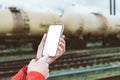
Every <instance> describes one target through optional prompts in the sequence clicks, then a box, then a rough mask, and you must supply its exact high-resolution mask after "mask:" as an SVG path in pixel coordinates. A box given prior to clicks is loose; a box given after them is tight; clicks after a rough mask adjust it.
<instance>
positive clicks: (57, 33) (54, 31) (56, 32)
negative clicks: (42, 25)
mask: <svg viewBox="0 0 120 80" xmlns="http://www.w3.org/2000/svg"><path fill="white" fill-rule="evenodd" d="M62 28H63V26H62V25H50V27H49V30H48V33H47V38H46V41H45V46H44V49H43V55H46V54H49V56H55V55H56V51H57V48H58V45H59V40H60V37H61V33H62V30H63V29H62Z"/></svg>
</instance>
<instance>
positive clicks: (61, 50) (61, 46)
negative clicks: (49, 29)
mask: <svg viewBox="0 0 120 80" xmlns="http://www.w3.org/2000/svg"><path fill="white" fill-rule="evenodd" d="M46 36H47V35H46V34H44V36H43V38H42V40H41V43H40V45H39V46H38V51H37V58H41V57H42V50H43V47H44V44H45V40H46ZM64 38H65V36H64V35H63V36H62V37H61V38H60V43H59V47H58V50H57V55H56V57H49V58H48V60H47V63H49V64H51V63H52V62H53V61H55V60H56V59H57V58H59V57H60V56H61V55H63V53H64V52H65V47H66V43H65V39H64Z"/></svg>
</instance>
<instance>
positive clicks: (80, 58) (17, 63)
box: [0, 48, 120, 77]
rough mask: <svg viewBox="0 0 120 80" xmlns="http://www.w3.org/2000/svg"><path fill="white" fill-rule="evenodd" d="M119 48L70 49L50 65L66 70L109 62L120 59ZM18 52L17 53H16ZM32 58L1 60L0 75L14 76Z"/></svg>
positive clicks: (51, 68) (52, 68) (51, 67)
mask: <svg viewBox="0 0 120 80" xmlns="http://www.w3.org/2000/svg"><path fill="white" fill-rule="evenodd" d="M119 52H120V49H119V48H112V49H111V48H107V49H97V50H84V51H68V52H66V54H65V55H63V56H62V57H61V58H59V59H58V60H56V61H55V62H54V63H52V64H51V65H50V70H52V71H53V70H65V69H72V68H75V69H77V68H80V67H87V66H93V65H99V64H109V63H114V62H119V61H120V53H119ZM16 54H17V53H16ZM30 60H31V58H27V59H16V60H9V61H1V62H0V75H1V76H2V77H5V76H12V75H14V74H16V72H17V71H18V70H19V69H20V68H21V67H22V66H24V65H27V64H28V63H29V61H30Z"/></svg>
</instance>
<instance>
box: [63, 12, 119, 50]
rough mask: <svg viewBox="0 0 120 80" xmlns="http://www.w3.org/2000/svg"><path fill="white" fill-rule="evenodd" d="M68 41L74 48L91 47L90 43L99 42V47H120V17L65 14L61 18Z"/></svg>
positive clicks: (94, 14)
mask: <svg viewBox="0 0 120 80" xmlns="http://www.w3.org/2000/svg"><path fill="white" fill-rule="evenodd" d="M61 22H62V24H64V25H65V30H66V35H68V36H69V38H70V39H71V38H73V39H74V40H73V41H68V43H70V46H74V48H78V47H81V48H85V47H86V46H90V45H89V44H87V43H89V42H92V43H96V42H99V43H100V44H98V46H101V47H108V46H109V47H110V46H120V17H118V16H104V15H102V14H98V13H91V14H65V15H63V17H62V18H61Z"/></svg>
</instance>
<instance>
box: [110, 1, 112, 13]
mask: <svg viewBox="0 0 120 80" xmlns="http://www.w3.org/2000/svg"><path fill="white" fill-rule="evenodd" d="M110 15H112V0H110Z"/></svg>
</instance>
